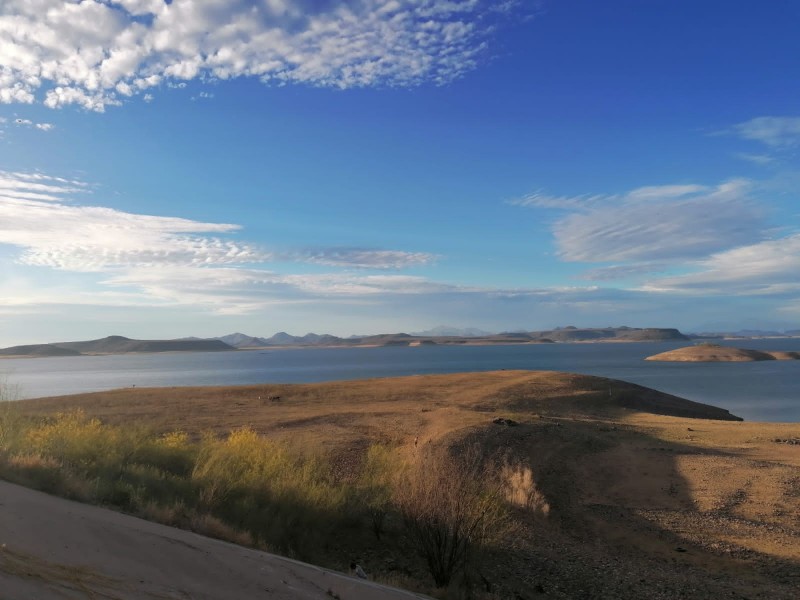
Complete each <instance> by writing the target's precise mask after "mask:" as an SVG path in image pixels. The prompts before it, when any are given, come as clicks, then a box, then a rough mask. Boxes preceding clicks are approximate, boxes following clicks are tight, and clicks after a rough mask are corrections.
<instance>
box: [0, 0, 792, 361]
mask: <svg viewBox="0 0 800 600" xmlns="http://www.w3.org/2000/svg"><path fill="white" fill-rule="evenodd" d="M799 24H800V6H798V5H797V4H796V3H794V2H790V1H788V0H787V1H775V2H770V3H763V4H762V5H758V6H755V5H753V4H752V3H751V2H739V1H724V2H723V1H706V2H689V1H680V0H678V1H675V0H671V1H666V0H665V1H657V0H653V1H648V2H641V1H640V0H630V1H623V0H614V1H612V2H596V1H589V0H581V1H578V0H542V1H540V2H533V1H528V2H526V1H519V2H514V1H510V2H485V1H482V0H451V1H444V0H439V1H434V0H391V1H390V0H360V1H358V2H318V1H313V0H295V1H292V0H263V1H260V2H243V1H234V0H215V1H213V2H202V3H200V2H194V3H193V2H187V1H185V0H173V1H172V2H170V3H166V2H163V1H162V0H105V1H102V2H101V1H100V0H84V1H83V2H73V1H69V2H67V1H63V0H61V1H59V0H35V1H32V0H10V1H6V2H4V3H3V4H2V6H0V281H2V284H3V285H2V292H0V345H2V346H5V345H11V344H16V343H28V342H46V341H57V340H68V339H79V338H80V339H87V338H92V337H101V336H105V335H109V334H112V333H114V334H122V335H128V336H130V337H140V338H171V337H182V336H188V335H198V336H214V335H223V334H226V333H230V332H232V331H237V330H239V331H245V332H247V333H250V334H253V335H271V334H272V333H274V332H275V331H278V330H286V331H289V332H292V333H295V334H303V333H306V332H308V331H315V332H329V333H334V334H339V335H347V334H353V333H359V334H364V333H378V332H396V331H415V330H421V329H426V328H429V327H433V326H436V325H441V324H448V325H452V326H461V327H466V326H474V327H480V328H483V329H486V330H491V331H501V330H509V329H539V328H550V327H554V326H559V325H561V326H563V325H577V326H608V325H629V326H664V327H668V326H674V327H680V328H681V329H684V330H699V329H711V328H728V329H735V328H739V327H761V328H778V329H789V328H800V276H799V275H798V274H799V273H800V194H799V193H798V190H799V189H800V159H799V158H798V148H800V104H799V103H798V100H800V79H798V78H797V77H796V76H795V74H796V72H797V68H798V58H800V39H799V38H798V36H797V35H796V32H797V29H798V25H799Z"/></svg>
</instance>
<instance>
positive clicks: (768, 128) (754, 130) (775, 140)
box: [733, 117, 800, 148]
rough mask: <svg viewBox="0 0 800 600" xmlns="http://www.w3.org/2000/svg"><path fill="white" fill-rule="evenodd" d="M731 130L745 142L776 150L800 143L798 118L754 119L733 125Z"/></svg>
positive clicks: (799, 119) (799, 121) (799, 120)
mask: <svg viewBox="0 0 800 600" xmlns="http://www.w3.org/2000/svg"><path fill="white" fill-rule="evenodd" d="M733 129H734V131H735V132H736V133H737V134H738V135H739V136H740V137H742V138H744V139H746V140H754V141H757V142H762V143H764V144H767V145H768V146H772V147H776V148H780V147H786V146H794V145H796V144H798V143H800V117H756V118H755V119H750V120H749V121H745V122H744V123H739V124H737V125H734V128H733Z"/></svg>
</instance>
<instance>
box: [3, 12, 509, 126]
mask: <svg viewBox="0 0 800 600" xmlns="http://www.w3.org/2000/svg"><path fill="white" fill-rule="evenodd" d="M517 4H518V3H517V2H505V3H504V4H503V5H502V6H503V10H501V11H498V10H496V8H497V5H496V3H493V2H489V1H488V0H450V1H447V2H441V1H439V0H361V1H359V2H345V1H343V0H337V1H333V2H316V1H311V0H278V1H270V2H259V3H253V2H246V1H244V0H218V1H215V2H195V1H193V0H172V1H171V2H167V1H165V0H84V1H83V2H73V1H70V0H36V1H35V2H31V1H30V0H7V1H6V2H4V3H3V4H2V5H0V47H2V48H3V51H2V53H0V102H2V103H32V102H35V101H36V100H37V98H41V97H42V96H43V99H44V104H45V105H47V106H49V107H53V108H56V107H60V106H64V105H68V104H78V105H80V106H83V107H85V108H88V109H91V110H96V111H103V110H104V109H105V107H106V106H109V105H116V104H120V103H121V101H122V100H123V99H124V98H126V97H130V96H134V95H137V94H140V93H142V92H144V91H145V90H150V89H152V88H155V87H156V86H159V85H160V84H164V83H181V82H186V81H190V80H193V79H200V80H207V79H209V78H213V79H231V78H235V77H257V78H260V79H261V80H263V81H264V82H266V83H276V84H283V83H301V84H310V85H317V86H326V87H338V88H349V87H360V86H413V85H418V84H421V83H425V82H431V83H434V84H442V83H447V82H449V81H451V80H453V79H456V78H458V77H460V76H462V75H463V74H464V73H466V72H467V71H470V70H472V69H474V68H475V67H476V66H477V64H478V62H479V61H480V60H481V56H483V55H484V54H485V52H486V48H487V40H488V39H489V37H490V35H491V32H492V30H493V28H494V27H495V25H496V20H497V19H498V18H507V16H508V14H510V13H511V12H513V8H514V6H516V5H517ZM149 97H150V98H152V95H149Z"/></svg>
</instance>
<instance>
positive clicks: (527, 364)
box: [0, 339, 800, 422]
mask: <svg viewBox="0 0 800 600" xmlns="http://www.w3.org/2000/svg"><path fill="white" fill-rule="evenodd" d="M725 343H727V344H728V345H732V346H739V347H746V348H755V349H762V350H800V339H774V340H745V341H735V342H725ZM685 345H686V342H677V343H673V342H657V343H599V344H540V345H529V346H526V345H517V346H515V345H508V346H463V347H459V346H420V347H413V348H409V347H385V348H299V349H274V350H272V349H271V350H263V351H262V350H253V351H241V352H208V353H206V352H203V353H199V352H198V353H176V354H136V355H114V356H78V357H58V358H35V359H30V358H27V359H4V360H0V377H2V379H3V380H5V383H6V386H7V387H9V386H11V387H16V389H17V396H18V397H20V398H34V397H39V396H50V395H61V394H72V393H78V392H88V391H99V390H107V389H113V388H121V387H130V386H132V385H135V386H137V387H151V386H183V385H237V384H254V383H307V382H316V381H329V380H336V379H338V380H342V379H362V378H367V377H394V376H400V375H424V374H429V373H455V372H464V371H489V370H495V369H533V370H540V369H541V370H554V371H567V372H574V373H586V374H589V375H600V376H603V377H612V378H614V379H622V380H625V381H630V382H633V383H638V384H640V385H644V386H647V387H651V388H654V389H657V390H661V391H664V392H668V393H671V394H675V395H677V396H682V397H684V398H688V399H690V400H696V401H698V402H705V403H708V404H713V405H715V406H720V407H723V408H726V409H728V410H730V411H731V412H732V413H733V414H736V415H739V416H740V417H744V418H745V419H747V420H754V421H784V422H800V361H765V362H751V363H668V362H653V361H645V360H644V358H645V357H647V356H650V355H652V354H656V353H658V352H664V351H667V350H671V349H673V348H679V347H682V346H685Z"/></svg>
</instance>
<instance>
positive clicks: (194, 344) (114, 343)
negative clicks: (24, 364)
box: [0, 335, 234, 356]
mask: <svg viewBox="0 0 800 600" xmlns="http://www.w3.org/2000/svg"><path fill="white" fill-rule="evenodd" d="M224 350H234V348H233V347H232V346H229V345H228V344H226V343H224V342H222V341H220V340H198V339H182V340H133V339H130V338H126V337H123V336H121V335H112V336H109V337H105V338H102V339H98V340H88V341H83V342H56V343H53V344H34V345H28V346H12V347H11V348H4V349H2V350H0V355H14V356H80V355H82V354H125V353H128V352H218V351H224Z"/></svg>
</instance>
